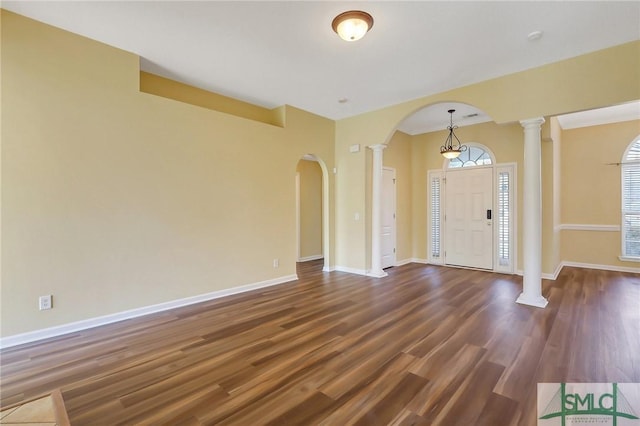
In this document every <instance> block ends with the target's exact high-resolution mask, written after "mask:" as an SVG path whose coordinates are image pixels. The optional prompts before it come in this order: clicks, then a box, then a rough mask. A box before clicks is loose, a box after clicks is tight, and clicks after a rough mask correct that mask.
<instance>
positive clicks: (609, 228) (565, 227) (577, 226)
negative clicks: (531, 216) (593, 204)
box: [557, 223, 620, 232]
mask: <svg viewBox="0 0 640 426" xmlns="http://www.w3.org/2000/svg"><path fill="white" fill-rule="evenodd" d="M557 230H558V231H600V232H620V225H594V224H586V223H584V224H582V223H563V224H560V225H558V226H557Z"/></svg>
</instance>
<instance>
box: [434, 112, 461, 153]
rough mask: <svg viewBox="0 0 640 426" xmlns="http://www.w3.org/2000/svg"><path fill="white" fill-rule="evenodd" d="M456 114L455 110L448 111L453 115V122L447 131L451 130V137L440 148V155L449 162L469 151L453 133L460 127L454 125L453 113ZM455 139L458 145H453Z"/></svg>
mask: <svg viewBox="0 0 640 426" xmlns="http://www.w3.org/2000/svg"><path fill="white" fill-rule="evenodd" d="M454 112H456V110H455V109H450V110H449V111H448V113H449V114H450V115H451V122H450V124H449V126H448V127H447V129H448V130H449V136H447V140H446V141H445V143H444V145H442V146H441V147H440V154H442V156H443V157H444V158H447V159H449V160H452V159H454V158H458V156H459V155H460V154H461V153H463V152H465V151H466V150H467V146H466V145H462V143H460V139H458V137H457V136H456V134H455V133H454V132H453V131H454V130H455V129H457V128H458V126H454V125H453V113H454ZM454 138H455V140H456V141H457V142H458V144H457V145H454V144H453V139H454Z"/></svg>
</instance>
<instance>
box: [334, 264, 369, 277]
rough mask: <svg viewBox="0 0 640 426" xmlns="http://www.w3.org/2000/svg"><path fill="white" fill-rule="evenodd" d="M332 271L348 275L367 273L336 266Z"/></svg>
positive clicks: (362, 270)
mask: <svg viewBox="0 0 640 426" xmlns="http://www.w3.org/2000/svg"><path fill="white" fill-rule="evenodd" d="M333 270H334V271H338V272H348V273H350V274H357V275H367V271H366V270H364V269H356V268H349V267H348V266H340V265H336V266H334V268H333Z"/></svg>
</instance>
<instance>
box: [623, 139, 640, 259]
mask: <svg viewBox="0 0 640 426" xmlns="http://www.w3.org/2000/svg"><path fill="white" fill-rule="evenodd" d="M638 160H640V140H636V141H635V143H633V144H632V145H631V147H629V149H628V150H627V154H626V155H625V158H624V159H623V163H628V162H631V161H638ZM622 240H623V244H622V251H623V253H622V255H623V256H633V257H640V163H639V164H625V165H623V166H622Z"/></svg>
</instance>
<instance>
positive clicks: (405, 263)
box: [396, 257, 429, 266]
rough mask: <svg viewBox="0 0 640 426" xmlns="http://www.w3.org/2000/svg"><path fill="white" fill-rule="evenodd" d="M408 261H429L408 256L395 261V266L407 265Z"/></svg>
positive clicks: (424, 262) (425, 262)
mask: <svg viewBox="0 0 640 426" xmlns="http://www.w3.org/2000/svg"><path fill="white" fill-rule="evenodd" d="M409 263H423V264H427V263H429V261H428V260H427V259H418V258H417V257H410V258H408V259H403V260H399V261H397V262H396V266H402V265H407V264H409Z"/></svg>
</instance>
